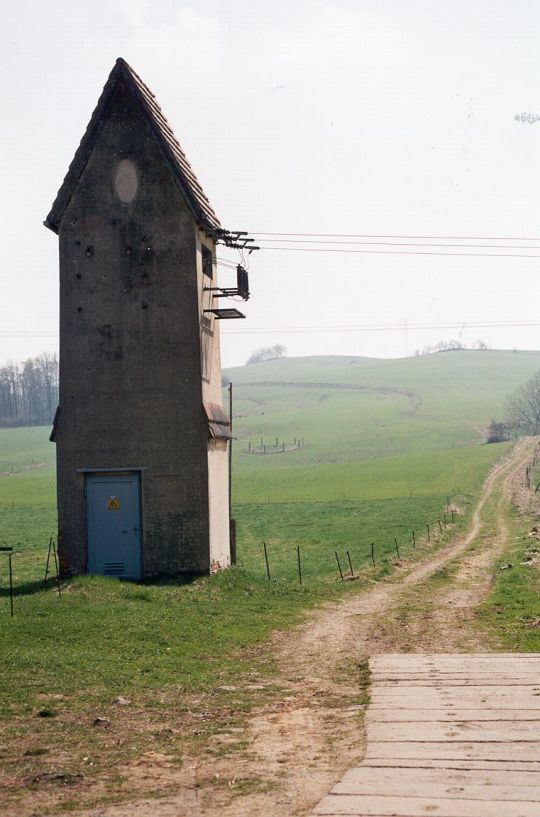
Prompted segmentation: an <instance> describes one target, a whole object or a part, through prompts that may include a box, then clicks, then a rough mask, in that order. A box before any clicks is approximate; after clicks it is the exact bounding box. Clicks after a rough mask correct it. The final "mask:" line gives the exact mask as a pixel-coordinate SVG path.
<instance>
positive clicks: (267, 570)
mask: <svg viewBox="0 0 540 817" xmlns="http://www.w3.org/2000/svg"><path fill="white" fill-rule="evenodd" d="M263 549H264V561H265V562H266V575H267V576H268V581H271V579H270V565H269V564H268V551H267V550H266V542H263Z"/></svg>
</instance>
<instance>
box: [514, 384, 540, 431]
mask: <svg viewBox="0 0 540 817" xmlns="http://www.w3.org/2000/svg"><path fill="white" fill-rule="evenodd" d="M506 411H507V415H508V421H509V423H510V425H511V426H512V428H515V429H516V430H517V431H521V432H522V433H524V434H538V433H539V431H540V369H539V370H538V371H537V372H536V373H535V374H533V376H532V377H531V379H530V380H527V382H526V383H524V384H523V386H520V387H519V389H517V390H516V391H515V392H514V394H512V395H510V397H509V398H508V400H507V405H506Z"/></svg>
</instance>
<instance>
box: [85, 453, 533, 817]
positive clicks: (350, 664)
mask: <svg viewBox="0 0 540 817" xmlns="http://www.w3.org/2000/svg"><path fill="white" fill-rule="evenodd" d="M531 446H532V443H531V441H530V440H529V441H528V440H523V441H521V442H520V443H518V445H517V446H516V448H515V449H514V451H513V452H512V454H511V455H510V456H509V457H508V458H507V459H505V460H503V461H501V462H500V463H498V464H497V465H496V466H495V467H494V469H493V470H492V471H491V473H490V474H489V476H488V477H487V479H486V482H485V484H484V487H483V491H482V494H481V497H480V500H479V502H478V505H477V507H476V509H475V512H474V514H473V518H472V521H471V526H470V529H469V531H468V532H467V534H466V535H465V536H463V537H462V538H460V539H459V540H457V541H455V542H454V543H453V544H452V545H450V546H449V547H447V548H445V549H444V550H441V551H439V552H437V553H436V554H432V555H427V556H426V559H425V560H424V561H422V562H420V563H417V564H416V565H415V566H413V567H411V568H410V569H408V570H407V569H406V568H402V569H403V570H404V572H403V573H402V574H400V580H399V582H398V581H396V580H395V577H394V578H392V579H390V580H387V581H382V582H379V583H378V584H376V585H374V586H373V587H372V589H370V590H369V591H367V592H363V593H359V594H358V595H357V596H356V597H352V598H351V597H349V598H347V599H346V600H345V601H343V602H341V603H338V604H333V605H326V606H325V607H324V608H322V609H320V610H319V611H317V612H316V613H314V614H313V615H311V616H310V617H309V619H308V621H307V622H306V623H305V624H303V625H302V626H300V627H298V628H296V629H295V630H294V631H292V632H289V633H287V634H276V636H275V637H274V639H273V640H272V642H271V643H270V644H269V645H268V646H267V648H266V649H268V650H269V651H270V652H271V653H272V655H273V657H274V658H275V659H276V661H277V667H278V672H277V675H276V678H275V682H276V683H278V684H281V685H282V686H284V687H285V688H286V691H285V693H284V694H283V696H282V697H281V699H280V700H279V702H278V703H277V704H276V703H273V704H271V705H269V706H266V707H263V708H262V709H259V710H258V711H256V712H255V714H254V715H253V716H252V718H251V720H250V721H249V723H248V725H247V728H246V730H244V731H243V732H242V739H243V741H244V742H245V748H244V750H243V751H238V750H236V751H231V752H230V753H229V752H227V744H228V743H232V742H233V741H234V740H235V739H236V740H237V739H238V735H233V734H226V735H220V736H217V746H218V747H219V745H221V747H222V748H223V754H222V755H221V756H218V757H217V758H212V759H208V760H204V761H200V760H196V759H192V760H191V761H190V760H187V761H186V763H185V764H184V766H183V767H182V769H180V770H177V769H172V768H170V764H168V763H167V758H165V757H163V756H156V757H153V758H147V762H146V763H143V764H142V768H141V764H140V762H139V766H138V767H136V766H132V767H130V768H129V769H126V770H125V772H126V774H127V775H128V777H131V779H132V780H133V784H134V788H135V789H137V788H138V785H137V784H139V785H140V783H141V780H140V779H137V778H140V775H141V774H142V775H143V776H144V778H145V779H146V781H148V778H152V777H153V778H154V782H155V786H154V788H156V787H159V780H160V779H161V780H164V779H167V778H168V779H169V781H170V777H171V775H172V776H173V777H174V778H175V779H176V783H177V793H176V794H174V795H173V796H168V797H166V798H165V799H163V800H159V799H158V800H145V801H139V802H135V803H131V804H125V805H121V806H111V807H108V808H107V807H105V808H104V807H101V808H98V809H94V810H92V811H89V812H85V813H86V814H87V815H92V817H128V815H130V817H131V815H139V817H173V815H174V817H184V815H185V816H186V817H187V815H190V817H195V816H196V815H208V817H214V815H218V814H219V815H220V817H232V816H233V815H234V817H248V815H249V817H252V815H255V814H264V815H265V817H290V815H295V814H298V815H302V814H306V813H308V812H309V810H310V808H312V807H313V805H314V804H315V803H316V802H317V801H318V800H319V799H320V798H321V797H322V796H323V795H324V794H325V792H327V791H328V790H329V789H330V788H331V786H332V785H333V783H334V782H335V781H336V780H337V779H339V777H340V776H341V774H342V773H343V771H344V770H345V769H346V768H348V767H350V766H351V765H353V764H354V763H355V762H356V761H358V760H360V759H361V757H362V753H363V749H364V746H363V729H362V718H361V714H362V710H363V706H362V704H360V703H359V697H358V691H359V674H358V673H359V669H358V667H359V665H360V664H361V662H362V660H363V659H365V658H366V657H367V656H370V655H375V654H377V653H380V652H389V651H393V652H423V651H424V652H425V651H431V652H439V651H444V652H452V651H455V652H461V651H465V650H468V651H470V652H474V651H477V650H479V649H481V650H482V651H483V652H486V651H487V650H489V648H490V645H489V644H486V643H482V644H479V643H478V635H477V632H478V631H477V629H476V628H475V627H473V626H471V622H472V621H473V619H474V607H475V606H476V605H477V604H478V603H479V602H480V601H481V600H482V598H483V597H484V596H485V594H486V593H487V591H488V589H489V584H490V570H489V568H490V566H491V565H492V563H493V561H494V560H495V559H496V558H497V556H498V554H499V553H500V550H501V548H502V547H503V546H504V544H505V542H506V539H507V537H508V531H507V527H506V525H505V522H504V509H505V508H506V507H507V504H508V502H509V498H510V490H511V484H512V479H513V478H514V476H515V474H516V473H517V472H518V471H519V469H520V468H521V467H522V465H523V463H524V462H525V461H526V459H527V458H528V457H529V456H530V452H531ZM491 499H494V500H496V509H497V510H496V511H495V515H494V516H493V515H492V516H491V517H490V518H489V519H488V520H487V521H484V519H483V517H482V512H483V510H484V508H485V505H486V503H487V502H488V501H489V500H491ZM473 543H474V547H472V545H473ZM444 570H446V571H448V572H447V573H446V574H443V581H442V583H441V584H439V583H437V582H432V583H431V584H430V582H429V579H430V578H433V577H434V574H437V573H438V572H440V571H444ZM405 571H406V572H405Z"/></svg>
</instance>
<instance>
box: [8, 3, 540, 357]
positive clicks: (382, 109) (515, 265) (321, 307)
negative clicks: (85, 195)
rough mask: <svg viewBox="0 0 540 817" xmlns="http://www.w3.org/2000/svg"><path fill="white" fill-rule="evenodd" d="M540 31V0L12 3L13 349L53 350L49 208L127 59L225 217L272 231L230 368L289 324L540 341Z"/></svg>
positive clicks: (378, 342)
mask: <svg viewBox="0 0 540 817" xmlns="http://www.w3.org/2000/svg"><path fill="white" fill-rule="evenodd" d="M539 35H540V4H538V3H537V2H534V0H529V2H526V0H514V2H507V1H505V2H501V1H500V0H489V1H488V0H475V2H470V0H468V2H462V0H453V2H452V3H449V2H446V1H445V2H439V1H438V0H407V2H404V1H403V2H402V0H357V1H356V2H353V0H335V2H316V1H314V2H310V1H309V0H305V2H295V0H288V2H285V1H284V0H273V2H272V3H267V2H257V0H252V1H251V2H247V0H227V2H217V0H206V2H205V3H197V2H190V3H187V2H183V0H174V2H173V0H152V2H147V0H116V2H114V3H111V2H109V0H108V1H107V2H104V0H93V2H92V3H88V2H84V3H83V2H77V1H76V0H70V2H66V1H65V0H51V2H49V3H47V4H44V3H42V2H41V0H40V1H39V2H36V1H35V0H32V1H31V2H28V1H27V2H25V0H19V2H14V0H6V1H5V2H4V3H3V14H2V27H1V31H0V62H1V63H2V66H1V67H2V70H1V71H0V81H1V83H2V89H1V93H2V102H3V115H2V118H1V121H0V138H1V140H2V148H3V149H2V151H1V152H0V168H1V179H2V196H1V198H0V215H1V223H2V237H3V249H4V258H3V264H2V268H1V272H0V297H1V302H2V306H3V309H2V317H1V321H0V365H1V364H2V363H4V362H6V361H7V360H14V361H20V360H23V359H24V358H26V357H28V356H33V355H36V354H39V353H41V352H44V351H50V352H52V351H55V350H56V348H57V325H58V239H57V237H56V236H55V235H54V234H53V233H51V232H50V231H49V230H47V229H45V228H44V227H43V224H42V223H43V220H44V219H45V217H46V215H47V213H48V212H49V210H50V207H51V204H52V202H53V200H54V198H55V195H56V192H57V190H58V189H59V187H60V185H61V183H62V180H63V177H64V175H65V173H66V171H67V168H68V165H69V162H70V161H71V159H72V157H73V154H74V153H75V150H76V148H77V146H78V144H79V141H80V138H81V136H82V134H83V132H84V130H85V128H86V125H87V123H88V120H89V119H90V116H91V113H92V111H93V109H94V107H95V104H96V102H97V100H98V97H99V95H100V93H101V90H102V88H103V85H104V83H105V81H106V79H107V76H108V74H109V72H110V70H111V68H112V66H113V64H114V61H115V59H116V58H117V57H119V56H121V57H124V58H125V59H126V60H127V61H128V62H129V63H130V64H131V65H132V66H133V68H134V69H135V70H136V71H137V72H138V73H139V74H140V75H141V76H142V78H143V80H144V81H145V82H146V84H147V85H149V86H150V88H151V89H152V91H153V92H154V93H155V95H156V97H157V100H158V102H159V103H160V105H161V107H162V109H163V111H164V113H165V116H166V117H167V119H168V120H169V122H170V124H171V126H172V128H173V130H174V132H175V134H176V136H177V138H178V139H179V141H180V143H181V144H182V146H183V148H184V150H185V152H186V154H187V156H188V158H189V160H190V162H191V164H192V166H193V168H194V170H195V172H196V173H197V175H198V177H199V179H200V181H201V183H202V185H203V188H204V189H205V191H206V193H207V195H208V196H209V198H210V200H211V202H212V204H213V206H214V209H215V210H216V212H217V214H218V216H219V218H220V220H221V222H222V224H223V226H224V227H226V228H228V229H231V230H248V231H249V232H250V233H251V234H253V235H254V236H255V237H256V238H257V243H258V244H259V245H261V246H262V247H264V249H261V250H260V251H258V252H254V253H252V254H251V255H250V256H249V258H248V259H246V262H247V261H249V271H250V288H251V292H252V297H251V299H250V300H249V301H248V303H247V304H245V305H242V306H241V307H240V308H241V309H242V311H243V312H244V313H245V314H246V316H247V317H246V319H245V320H242V321H240V320H238V321H228V322H227V323H225V322H224V323H223V324H222V362H223V365H225V366H232V365H240V364H242V363H244V362H245V361H246V359H247V358H248V357H249V355H250V354H251V352H252V351H254V350H255V349H258V348H259V347H262V346H269V345H274V344H278V343H279V344H282V345H284V346H285V347H286V349H287V353H288V354H289V355H291V356H297V355H323V354H332V355H368V356H377V357H401V356H405V355H411V354H413V353H414V352H415V350H417V349H424V348H425V347H426V346H428V345H433V344H435V343H436V342H438V341H439V340H442V339H445V340H447V339H451V338H456V339H458V340H460V341H461V342H462V343H464V344H466V345H468V346H471V345H472V344H473V343H475V342H476V341H477V340H478V339H482V340H483V341H484V342H485V343H487V344H488V345H489V346H490V347H493V348H521V349H538V348H540V335H539V330H540V325H536V326H535V325H532V326H524V325H516V324H527V323H529V324H531V323H532V324H535V323H536V324H540V314H539V309H538V306H539V304H540V297H539V296H540V274H539V272H538V269H539V262H540V224H539V208H538V197H539V196H540V184H539V182H540V163H539V162H538V154H539V149H540V122H537V123H535V124H528V123H526V122H525V123H523V122H520V121H516V120H515V116H516V114H521V113H533V114H535V113H539V114H540V92H539V91H538V82H537V78H538V76H540V49H539V48H538V43H539V41H540V36H539ZM263 233H266V234H267V235H262V234H263ZM279 233H281V234H297V235H295V236H294V238H295V241H296V242H299V243H294V244H293V243H287V244H286V248H285V249H283V247H284V246H285V241H284V238H287V239H288V241H290V239H291V238H293V236H291V235H288V236H286V237H285V236H278V235H269V234H279ZM314 234H316V235H314ZM343 236H345V237H343ZM394 236H398V238H394ZM419 237H420V238H419ZM456 237H459V240H458V239H456ZM472 239H474V240H472ZM314 240H316V241H318V242H323V241H325V242H326V243H317V244H314V243H313V241H314ZM330 241H331V242H348V243H337V244H336V243H328V242H330ZM375 241H378V242H379V243H377V244H375V243H374V242H375ZM300 242H306V243H300ZM350 242H356V243H350ZM359 242H364V243H359ZM366 242H367V243H366ZM394 244H398V246H394V247H392V245H394ZM418 244H421V245H422V246H415V245H418ZM435 244H436V245H450V247H448V246H426V245H435ZM468 244H473V245H475V247H476V249H475V248H471V247H469V246H466V245H468ZM516 247H518V248H519V249H515V248H516ZM313 250H317V251H313ZM321 250H322V251H321ZM329 250H331V251H329ZM335 250H339V251H338V252H336V251H335ZM437 253H441V254H437ZM471 255H476V256H477V257H471ZM219 256H220V257H222V258H228V259H230V260H232V261H234V262H235V263H236V262H237V260H238V254H237V253H235V252H234V251H231V250H221V251H220V253H219ZM485 256H488V257H485ZM490 256H491V257H490ZM492 256H497V257H492ZM515 256H519V257H515ZM524 256H536V257H524ZM220 283H221V284H222V285H225V286H231V285H233V283H234V281H233V278H232V271H231V270H230V269H229V268H227V267H225V268H223V269H222V270H221V271H220ZM231 305H232V304H231ZM488 324H498V325H497V326H490V325H488ZM501 324H507V325H501ZM512 324H513V325H512Z"/></svg>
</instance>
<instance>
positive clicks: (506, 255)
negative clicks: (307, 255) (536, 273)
mask: <svg viewBox="0 0 540 817" xmlns="http://www.w3.org/2000/svg"><path fill="white" fill-rule="evenodd" d="M260 249H261V250H270V251H277V252H319V253H320V252H324V253H329V252H332V253H347V254H349V253H353V254H355V253H356V254H368V255H436V256H446V257H447V258H452V257H454V258H540V255H530V254H520V253H483V252H473V253H471V252H429V251H428V252H424V251H418V252H417V251H416V250H348V249H344V248H343V249H342V248H333V247H327V248H325V247H263V246H261V247H260ZM538 249H539V250H540V247H538Z"/></svg>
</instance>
